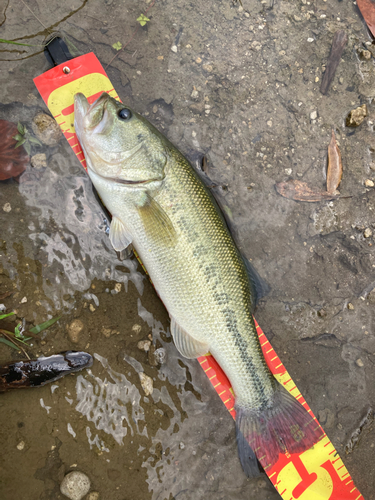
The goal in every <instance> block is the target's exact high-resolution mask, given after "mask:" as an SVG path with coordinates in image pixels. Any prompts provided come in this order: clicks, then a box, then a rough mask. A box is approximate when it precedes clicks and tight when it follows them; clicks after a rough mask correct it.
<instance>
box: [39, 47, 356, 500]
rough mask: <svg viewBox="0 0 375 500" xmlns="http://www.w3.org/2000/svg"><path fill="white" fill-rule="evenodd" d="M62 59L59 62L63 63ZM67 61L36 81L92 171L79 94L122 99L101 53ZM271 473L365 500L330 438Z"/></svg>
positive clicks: (299, 490) (213, 371)
mask: <svg viewBox="0 0 375 500" xmlns="http://www.w3.org/2000/svg"><path fill="white" fill-rule="evenodd" d="M51 45H52V44H50V46H49V47H50V48H51ZM63 60H64V59H63ZM57 61H58V62H59V60H58V59H57ZM65 61H66V62H63V63H62V64H59V65H58V66H56V67H54V68H52V69H50V70H49V71H47V72H46V73H43V74H42V75H40V76H38V77H37V78H35V79H34V83H35V85H36V87H37V89H38V91H39V92H40V94H41V96H42V98H43V100H44V102H45V103H46V105H47V107H48V109H49V110H50V112H51V113H52V115H53V117H54V118H55V120H56V121H57V123H58V124H59V126H60V127H61V130H62V132H63V134H64V135H65V137H66V139H67V141H68V142H69V144H70V146H71V147H72V148H73V151H74V152H75V154H76V156H77V158H78V160H79V162H80V163H81V164H82V166H83V167H84V168H85V169H86V168H87V167H86V160H85V157H84V154H83V151H82V148H81V146H80V144H79V141H78V139H77V135H76V133H75V131H74V94H76V93H78V92H82V94H84V95H85V96H86V98H87V99H88V101H89V103H90V104H91V103H93V102H94V101H95V100H96V99H97V98H98V97H99V96H100V95H101V93H102V92H107V93H108V94H109V95H110V96H112V97H114V98H115V99H118V100H119V97H118V95H117V93H116V91H115V89H114V88H113V85H112V84H111V82H110V80H109V78H108V76H107V75H106V73H105V71H104V69H103V67H102V65H101V64H100V62H99V60H98V59H97V57H96V56H95V54H93V53H90V54H86V55H84V56H80V57H76V58H74V59H70V60H67V58H66V59H65ZM55 62H56V58H55ZM137 257H138V256H137ZM141 264H142V262H141ZM142 266H143V265H142ZM145 271H146V270H145ZM146 272H147V271H146ZM255 323H256V322H255ZM256 328H257V332H258V336H259V340H260V344H261V347H262V350H263V355H264V357H265V359H266V362H267V364H268V367H269V369H270V370H271V372H272V373H273V374H274V376H275V377H276V379H277V380H278V381H279V382H280V383H281V384H283V385H284V387H285V388H286V389H287V390H288V391H289V392H290V393H291V394H292V395H293V396H294V397H295V398H296V399H297V400H298V401H299V402H300V403H301V404H302V405H303V406H304V407H305V409H306V410H307V411H308V412H310V413H311V416H312V417H313V418H314V419H315V420H316V421H317V419H316V417H315V416H314V414H313V412H312V411H311V409H310V407H309V406H308V404H307V403H306V401H305V399H304V398H303V396H302V394H301V393H300V392H299V390H298V389H297V386H296V385H295V383H294V382H293V380H292V378H291V377H290V375H289V374H288V372H287V371H286V369H285V367H284V365H283V364H282V362H281V361H280V359H279V357H278V356H277V354H276V352H275V351H274V349H273V347H272V346H271V344H270V342H269V341H268V340H267V337H266V336H265V334H264V333H263V332H262V330H261V328H260V326H259V325H258V323H256ZM198 361H199V363H200V365H201V367H202V369H203V370H204V372H205V373H206V375H207V377H208V379H209V381H210V382H211V384H212V385H213V387H214V389H215V390H216V392H217V393H218V395H219V397H220V398H221V400H222V401H223V403H224V405H225V406H226V408H227V410H228V411H229V413H230V414H231V415H232V417H233V418H234V419H235V417H236V415H235V410H234V399H235V398H234V393H233V390H232V388H231V385H230V382H229V380H228V379H227V377H226V375H225V373H224V372H223V370H222V369H221V368H220V366H219V365H218V363H217V362H216V361H215V359H214V358H213V356H211V355H210V354H208V355H206V356H201V357H199V358H198ZM317 424H319V422H318V421H317ZM266 473H267V475H268V477H269V478H270V480H271V482H272V484H273V485H274V486H275V488H276V490H277V491H278V492H279V493H280V495H281V497H282V498H283V499H284V500H295V499H296V500H297V499H298V500H360V499H363V496H362V495H361V494H360V492H359V491H358V489H357V488H356V487H355V486H354V483H353V480H352V478H351V477H350V475H349V472H348V471H347V469H346V467H345V465H344V464H343V462H342V460H341V458H340V457H339V454H338V452H337V451H336V450H335V447H334V446H333V444H332V443H331V441H330V440H329V438H328V437H327V435H326V434H324V436H323V438H322V439H321V440H320V441H319V442H318V443H316V444H315V445H314V446H313V447H312V448H310V449H309V450H307V451H304V452H303V453H294V454H289V453H287V454H280V455H279V459H278V461H277V462H276V464H275V465H274V466H273V467H272V468H270V469H266Z"/></svg>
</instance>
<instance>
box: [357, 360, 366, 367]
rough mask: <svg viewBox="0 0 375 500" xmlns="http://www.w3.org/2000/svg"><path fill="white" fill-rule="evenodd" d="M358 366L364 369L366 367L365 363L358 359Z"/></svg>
mask: <svg viewBox="0 0 375 500" xmlns="http://www.w3.org/2000/svg"><path fill="white" fill-rule="evenodd" d="M356 364H357V366H359V367H360V368H362V367H363V366H365V365H364V363H363V361H362V360H361V358H358V359H357V361H356Z"/></svg>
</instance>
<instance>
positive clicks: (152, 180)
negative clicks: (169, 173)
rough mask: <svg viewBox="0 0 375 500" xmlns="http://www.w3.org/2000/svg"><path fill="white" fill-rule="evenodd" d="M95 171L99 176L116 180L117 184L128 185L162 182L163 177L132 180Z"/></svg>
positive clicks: (108, 179) (112, 180) (107, 179)
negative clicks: (107, 175)
mask: <svg viewBox="0 0 375 500" xmlns="http://www.w3.org/2000/svg"><path fill="white" fill-rule="evenodd" d="M94 173H95V174H96V175H97V176H98V177H101V178H102V179H105V180H106V181H111V182H114V183H115V184H124V185H127V186H134V187H136V186H143V185H144V184H151V183H152V182H161V179H156V178H155V179H146V180H137V181H131V180H129V179H120V178H118V177H106V176H104V175H101V174H99V173H98V172H96V171H94Z"/></svg>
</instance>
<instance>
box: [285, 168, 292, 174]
mask: <svg viewBox="0 0 375 500" xmlns="http://www.w3.org/2000/svg"><path fill="white" fill-rule="evenodd" d="M292 172H293V170H292V169H291V168H286V169H285V173H286V175H292Z"/></svg>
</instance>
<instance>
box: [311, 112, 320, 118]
mask: <svg viewBox="0 0 375 500" xmlns="http://www.w3.org/2000/svg"><path fill="white" fill-rule="evenodd" d="M317 118H318V112H317V111H311V113H310V120H316V119H317Z"/></svg>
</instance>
